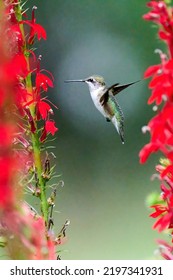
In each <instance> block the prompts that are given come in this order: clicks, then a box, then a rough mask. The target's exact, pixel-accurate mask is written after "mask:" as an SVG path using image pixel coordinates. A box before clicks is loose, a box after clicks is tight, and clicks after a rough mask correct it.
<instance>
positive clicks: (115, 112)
mask: <svg viewBox="0 0 173 280" xmlns="http://www.w3.org/2000/svg"><path fill="white" fill-rule="evenodd" d="M71 82H84V83H86V84H88V86H89V91H90V95H91V98H92V100H93V102H94V105H95V106H96V108H97V109H98V110H99V111H100V113H101V114H102V115H103V116H104V117H105V118H106V120H107V121H108V122H112V123H113V125H114V126H115V128H116V130H117V132H118V134H119V135H120V138H121V142H122V144H124V115H123V111H122V110H121V107H120V106H119V104H118V102H117V100H116V98H115V95H116V94H118V93H119V92H120V91H122V90H124V89H125V88H127V87H129V86H131V85H133V84H135V83H137V82H138V81H137V82H133V83H130V84H125V85H120V84H119V83H116V84H113V85H112V86H110V87H107V86H106V84H105V81H104V78H103V77H101V76H98V75H93V76H90V77H88V78H86V79H83V80H66V81H65V83H71Z"/></svg>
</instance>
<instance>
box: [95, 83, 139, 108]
mask: <svg viewBox="0 0 173 280" xmlns="http://www.w3.org/2000/svg"><path fill="white" fill-rule="evenodd" d="M137 82H139V81H136V82H133V83H129V84H125V85H119V84H118V83H116V84H114V85H112V86H110V87H109V88H108V89H107V90H106V92H105V93H104V94H103V95H102V96H101V98H100V103H101V104H102V105H104V104H105V103H106V102H107V101H108V98H109V96H111V95H114V96H115V95H116V94H118V93H119V92H120V91H122V90H124V89H125V88H127V87H129V86H131V85H133V84H135V83H137Z"/></svg>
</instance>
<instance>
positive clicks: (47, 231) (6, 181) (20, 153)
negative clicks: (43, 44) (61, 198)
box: [0, 0, 69, 259]
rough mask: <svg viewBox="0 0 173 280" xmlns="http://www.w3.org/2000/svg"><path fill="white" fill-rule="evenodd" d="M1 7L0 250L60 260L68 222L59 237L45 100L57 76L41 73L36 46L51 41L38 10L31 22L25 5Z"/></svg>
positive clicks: (12, 1) (13, 1)
mask: <svg viewBox="0 0 173 280" xmlns="http://www.w3.org/2000/svg"><path fill="white" fill-rule="evenodd" d="M2 2H3V3H2V6H1V7H0V13H1V18H2V19H1V22H0V25H1V26H0V35H1V36H0V53H1V56H0V116H1V120H0V129H1V132H2V135H3V137H1V136H0V168H1V170H4V173H2V172H1V173H0V244H1V246H2V247H4V248H7V252H8V256H9V258H12V259H14V258H15V259H56V258H58V259H59V253H58V256H57V255H56V252H57V249H56V246H59V245H61V244H62V243H63V242H64V239H65V231H66V227H67V224H69V221H68V222H66V223H65V226H64V227H63V232H61V230H60V232H61V234H55V233H54V231H53V227H54V222H53V209H54V206H55V197H56V191H57V186H58V184H59V183H57V184H54V189H53V192H52V185H51V184H50V180H51V179H52V177H53V175H52V174H53V169H54V166H51V161H50V159H49V153H48V152H47V151H46V147H45V145H44V144H45V142H46V140H47V138H48V137H49V136H50V135H55V133H56V132H57V131H58V128H57V127H56V125H55V121H54V120H53V119H52V116H53V109H52V107H51V106H52V105H53V104H52V103H51V102H49V100H48V98H47V97H45V96H44V94H45V92H46V93H47V91H48V88H49V87H53V76H52V74H51V73H50V72H48V71H47V70H42V69H41V67H40V57H38V58H37V57H36V54H35V53H34V51H33V45H34V43H35V41H36V40H38V41H40V40H41V39H44V40H46V39H47V35H46V31H45V29H44V28H43V27H42V26H41V25H40V24H38V23H37V22H36V16H35V10H36V7H35V6H34V7H33V9H32V16H31V19H30V20H29V19H28V17H26V11H27V9H25V10H24V5H25V4H24V3H23V1H22V0H19V1H18V0H9V1H8V0H4V1H2ZM2 34H6V36H5V37H4V38H3V36H2ZM2 38H3V40H2ZM53 106H54V107H55V108H56V106H55V105H53ZM26 190H27V192H28V191H29V192H30V193H31V194H32V195H33V196H34V197H35V199H39V200H40V211H38V212H37V211H36V210H35V209H34V207H32V206H31V205H29V204H28V203H27V202H26V201H25V196H24V193H25V191H26ZM38 232H39V234H38ZM11 236H13V240H11ZM57 236H58V237H57ZM58 251H59V250H58Z"/></svg>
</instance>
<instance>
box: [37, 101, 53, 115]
mask: <svg viewBox="0 0 173 280" xmlns="http://www.w3.org/2000/svg"><path fill="white" fill-rule="evenodd" d="M38 110H39V113H40V115H41V117H42V119H47V115H48V112H49V111H50V110H51V107H50V105H49V104H48V103H46V102H45V101H42V100H40V101H39V102H38Z"/></svg>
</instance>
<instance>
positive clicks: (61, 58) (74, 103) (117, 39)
mask: <svg viewBox="0 0 173 280" xmlns="http://www.w3.org/2000/svg"><path fill="white" fill-rule="evenodd" d="M146 3H147V1H142V0H140V1H139V0H131V1H128V0H119V1H118V0H117V1H115V0H107V1H105V0H73V1H72V0H71V1H70V0H51V1H36V0H34V1H28V4H27V5H29V6H30V7H32V6H33V5H36V6H37V7H38V10H37V11H36V13H37V22H38V23H41V24H42V25H43V26H44V27H45V29H46V30H47V34H48V39H47V41H41V42H40V43H39V45H38V50H37V53H38V54H42V56H43V59H42V68H46V69H48V70H50V71H51V72H52V73H53V75H54V77H55V87H54V89H51V90H50V91H49V96H51V100H52V101H53V102H54V103H55V104H56V105H57V106H58V108H59V109H58V110H57V112H56V113H55V117H56V122H57V126H58V127H59V132H58V133H57V138H56V142H55V145H56V150H55V151H54V152H55V154H56V156H57V158H56V163H57V172H58V174H61V178H60V179H62V180H63V181H64V183H65V185H64V187H63V188H59V191H58V195H57V203H56V210H57V211H58V212H55V214H54V221H55V231H57V232H58V229H60V227H61V226H62V225H63V223H64V222H65V220H66V219H69V220H70V222H71V224H70V226H69V228H68V230H67V236H68V242H67V243H66V244H65V245H63V247H62V248H63V249H64V252H62V254H61V257H62V259H152V258H153V257H155V256H154V250H155V249H156V248H157V245H156V243H155V239H156V238H157V237H158V235H157V233H156V232H154V231H153V230H152V224H153V222H154V220H152V219H151V218H149V217H148V215H149V211H148V209H147V207H146V202H145V201H146V197H147V195H148V194H149V193H150V192H151V191H154V190H158V191H159V182H158V181H157V180H155V181H151V179H150V178H151V175H152V174H153V173H154V172H155V169H154V166H155V164H156V163H157V162H158V156H152V157H151V158H150V159H149V160H148V162H147V164H145V165H143V166H141V165H140V164H139V158H138V153H139V151H140V149H141V148H142V147H143V146H144V144H146V143H147V142H148V141H149V135H148V134H146V135H143V134H142V132H141V127H142V126H144V125H146V124H147V123H148V121H149V119H150V118H151V117H152V116H153V115H154V112H153V111H152V106H150V107H149V106H148V105H147V99H148V97H149V95H150V92H149V90H148V88H147V84H148V81H141V82H140V83H138V84H136V85H134V86H132V87H130V88H128V89H127V90H126V91H124V92H123V93H121V94H120V95H119V96H118V97H117V99H118V101H119V103H120V105H121V107H122V109H123V111H124V115H125V145H122V144H121V141H120V138H119V136H118V134H117V132H116V131H115V128H114V127H113V126H112V125H111V124H109V123H107V122H106V121H105V119H104V118H103V116H102V115H101V114H100V113H99V112H98V111H97V110H96V109H95V107H94V105H93V103H92V100H91V98H90V95H89V91H88V87H87V86H86V85H84V84H77V83H76V84H64V80H66V79H80V78H86V77H87V76H89V75H92V74H99V75H102V76H104V77H105V80H106V82H107V84H108V85H111V84H113V83H116V82H119V83H129V82H133V81H136V80H139V79H142V77H143V73H144V71H145V69H146V68H147V67H148V66H149V65H152V64H155V63H157V62H158V61H159V57H158V55H157V54H154V50H155V49H156V48H159V47H161V48H163V46H160V43H159V42H158V40H157V38H156V31H157V29H156V28H153V26H152V24H151V23H148V22H145V21H144V20H143V19H142V15H143V14H144V13H146V12H147V11H148V9H147V8H146Z"/></svg>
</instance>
